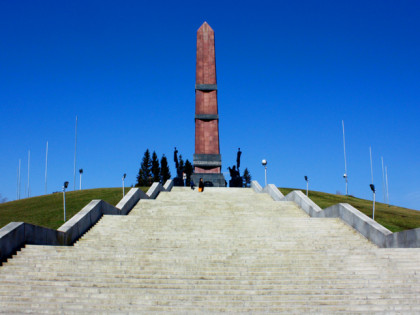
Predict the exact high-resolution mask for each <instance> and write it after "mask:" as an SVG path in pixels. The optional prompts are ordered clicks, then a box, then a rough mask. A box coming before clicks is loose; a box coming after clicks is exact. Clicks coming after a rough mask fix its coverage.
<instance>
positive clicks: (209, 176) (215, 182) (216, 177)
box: [191, 173, 226, 187]
mask: <svg viewBox="0 0 420 315" xmlns="http://www.w3.org/2000/svg"><path fill="white" fill-rule="evenodd" d="M200 178H202V179H203V181H204V183H205V184H206V186H207V185H209V183H211V184H210V185H209V186H211V187H226V180H225V177H224V176H223V174H221V173H194V174H192V175H191V179H192V180H193V181H194V185H195V186H198V183H199V182H200ZM206 182H207V183H206Z"/></svg>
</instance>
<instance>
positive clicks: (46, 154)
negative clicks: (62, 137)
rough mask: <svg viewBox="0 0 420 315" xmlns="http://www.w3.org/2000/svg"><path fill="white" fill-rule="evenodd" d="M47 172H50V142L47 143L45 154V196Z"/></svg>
mask: <svg viewBox="0 0 420 315" xmlns="http://www.w3.org/2000/svg"><path fill="white" fill-rule="evenodd" d="M47 172H48V141H47V150H46V153H45V194H47Z"/></svg>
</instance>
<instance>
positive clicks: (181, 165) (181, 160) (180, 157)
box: [178, 155, 185, 179]
mask: <svg viewBox="0 0 420 315" xmlns="http://www.w3.org/2000/svg"><path fill="white" fill-rule="evenodd" d="M178 165H179V166H178V173H179V175H180V178H181V179H182V172H184V168H185V164H184V160H183V159H182V155H179V164H178Z"/></svg>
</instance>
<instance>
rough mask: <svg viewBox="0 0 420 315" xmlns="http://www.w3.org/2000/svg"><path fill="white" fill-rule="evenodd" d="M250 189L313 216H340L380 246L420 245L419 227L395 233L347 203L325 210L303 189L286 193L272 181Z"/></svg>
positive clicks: (404, 246) (255, 182) (257, 184)
mask: <svg viewBox="0 0 420 315" xmlns="http://www.w3.org/2000/svg"><path fill="white" fill-rule="evenodd" d="M251 188H253V189H254V191H255V192H257V193H267V194H269V195H270V196H271V197H272V198H273V200H276V201H293V202H295V203H296V204H297V205H298V206H299V207H300V208H301V209H302V210H304V211H305V212H306V213H307V214H308V215H309V216H311V217H314V218H340V219H341V220H343V221H344V222H346V223H347V224H348V225H350V226H351V227H353V228H354V229H355V230H356V231H358V232H359V233H360V234H362V235H363V236H364V237H366V238H367V239H368V240H369V241H371V242H372V243H374V244H376V245H377V246H379V247H393V248H398V247H400V248H415V247H420V228H417V229H412V230H407V231H401V232H396V233H392V232H391V231H390V230H388V229H387V228H385V227H384V226H382V225H381V224H379V223H378V222H376V221H374V220H372V219H371V218H369V217H368V216H367V215H365V214H364V213H362V212H360V211H359V210H357V209H356V208H354V207H353V206H351V205H349V204H348V203H338V204H336V205H333V206H331V207H328V208H326V209H324V210H323V209H321V208H320V207H319V206H318V205H317V204H316V203H315V202H313V201H312V200H311V199H310V198H309V197H307V196H306V195H305V194H304V193H303V192H301V191H300V190H294V191H292V192H290V193H289V194H287V195H286V196H283V194H282V193H281V192H280V191H279V190H278V188H277V187H276V186H275V185H273V184H269V185H267V186H266V187H264V189H263V188H262V187H261V186H260V184H259V183H258V182H257V181H252V183H251ZM276 191H278V193H277V192H276Z"/></svg>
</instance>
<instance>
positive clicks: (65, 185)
mask: <svg viewBox="0 0 420 315" xmlns="http://www.w3.org/2000/svg"><path fill="white" fill-rule="evenodd" d="M68 186H69V182H64V185H63V206H64V222H66V188H67V187H68Z"/></svg>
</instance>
